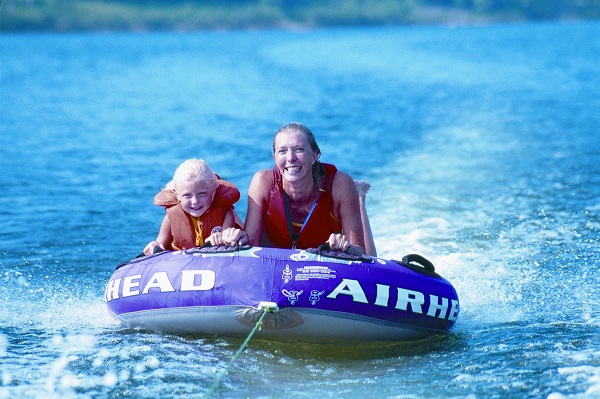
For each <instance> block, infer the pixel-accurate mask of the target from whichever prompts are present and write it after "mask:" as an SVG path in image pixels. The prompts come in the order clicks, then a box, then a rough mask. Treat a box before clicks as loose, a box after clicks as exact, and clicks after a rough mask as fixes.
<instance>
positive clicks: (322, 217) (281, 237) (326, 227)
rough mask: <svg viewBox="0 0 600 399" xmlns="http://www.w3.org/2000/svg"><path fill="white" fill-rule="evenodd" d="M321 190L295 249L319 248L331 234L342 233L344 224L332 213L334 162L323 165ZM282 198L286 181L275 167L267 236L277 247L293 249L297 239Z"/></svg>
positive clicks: (267, 213)
mask: <svg viewBox="0 0 600 399" xmlns="http://www.w3.org/2000/svg"><path fill="white" fill-rule="evenodd" d="M322 166H323V167H324V168H323V167H322V168H321V170H322V173H324V175H323V174H322V175H321V179H320V180H321V191H320V196H319V198H318V199H317V202H316V205H315V207H314V208H313V210H312V213H311V214H310V215H309V217H308V220H306V222H305V224H304V226H303V227H302V230H301V231H300V234H299V236H298V237H297V240H296V248H299V249H306V248H316V247H318V246H319V245H321V244H323V243H324V242H325V241H327V239H329V236H330V235H331V234H332V233H340V232H341V231H342V224H341V223H340V221H339V220H337V219H336V218H335V217H334V216H333V213H332V210H333V197H332V195H331V189H332V185H333V177H334V176H335V173H336V172H337V168H336V167H335V166H334V165H331V164H322ZM290 225H291V220H289V223H288V217H287V216H286V210H285V204H284V198H283V180H282V177H281V173H279V169H278V168H277V166H275V167H274V168H273V182H272V184H271V191H270V193H269V203H268V204H267V212H266V214H265V231H264V234H265V235H266V239H267V240H268V241H269V244H270V245H271V246H273V247H276V248H292V247H293V243H294V240H292V235H291V232H290Z"/></svg>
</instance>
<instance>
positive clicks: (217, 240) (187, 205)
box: [144, 158, 249, 255]
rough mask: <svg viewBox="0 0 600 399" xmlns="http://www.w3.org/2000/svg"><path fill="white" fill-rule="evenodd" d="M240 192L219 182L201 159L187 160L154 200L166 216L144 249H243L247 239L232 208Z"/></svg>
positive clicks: (152, 250) (147, 252) (146, 250)
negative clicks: (239, 246) (163, 209)
mask: <svg viewBox="0 0 600 399" xmlns="http://www.w3.org/2000/svg"><path fill="white" fill-rule="evenodd" d="M239 198H240V192H239V190H238V189H237V188H236V187H235V186H234V185H233V184H232V183H229V182H227V181H225V180H221V179H219V178H218V176H217V175H215V173H214V172H213V171H212V170H211V168H210V166H208V163H206V161H204V160H202V159H195V158H194V159H188V160H187V161H185V162H183V163H182V164H181V165H180V166H179V167H178V168H177V170H176V171H175V174H174V175H173V179H172V180H171V181H170V182H169V183H167V185H166V187H165V189H164V190H163V191H161V192H160V193H158V194H157V195H156V196H155V197H154V203H155V204H156V205H159V206H164V207H165V210H166V212H167V214H166V215H165V217H164V219H163V221H162V224H161V226H160V231H159V233H158V237H157V238H156V240H154V241H151V242H150V243H148V245H146V247H145V248H144V254H145V255H150V254H152V253H153V252H154V251H155V249H156V248H157V247H159V248H161V249H163V250H177V249H188V248H193V247H199V246H201V245H203V244H204V243H205V242H207V241H208V242H210V243H211V244H212V245H243V244H247V243H248V241H249V240H248V235H247V234H246V233H245V232H244V231H243V230H241V229H240V227H241V226H240V224H238V223H236V219H238V220H239V218H236V216H237V215H236V213H235V211H234V209H233V204H234V203H236V202H237V201H238V200H239Z"/></svg>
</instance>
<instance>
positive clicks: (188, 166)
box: [165, 158, 217, 194]
mask: <svg viewBox="0 0 600 399" xmlns="http://www.w3.org/2000/svg"><path fill="white" fill-rule="evenodd" d="M181 181H203V182H205V183H206V184H208V188H209V189H210V190H211V191H212V193H213V194H214V193H215V192H216V190H217V176H216V175H215V173H214V172H213V171H212V169H211V168H210V166H208V163H207V162H206V161H205V160H203V159H196V158H192V159H188V160H187V161H185V162H183V163H182V164H181V165H179V167H178V168H177V169H176V170H175V174H174V175H173V179H172V180H171V181H170V182H168V183H167V185H166V186H165V189H166V190H172V191H175V192H176V191H177V183H178V182H181Z"/></svg>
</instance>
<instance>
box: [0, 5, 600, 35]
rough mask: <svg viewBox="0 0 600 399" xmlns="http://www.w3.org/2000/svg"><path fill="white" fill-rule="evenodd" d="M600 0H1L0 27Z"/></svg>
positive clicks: (493, 8) (410, 13)
mask: <svg viewBox="0 0 600 399" xmlns="http://www.w3.org/2000/svg"><path fill="white" fill-rule="evenodd" d="M597 18H600V0H0V30H4V31H12V30H14V31H19V30H100V29H101V30H115V29H117V30H129V29H138V30H156V29H165V30H166V29H178V30H192V29H214V28H219V29H227V28H249V27H253V28H261V27H269V28H271V27H285V26H290V25H299V26H333V25H381V24H406V23H449V22H451V23H470V22H482V21H507V20H548V19H597Z"/></svg>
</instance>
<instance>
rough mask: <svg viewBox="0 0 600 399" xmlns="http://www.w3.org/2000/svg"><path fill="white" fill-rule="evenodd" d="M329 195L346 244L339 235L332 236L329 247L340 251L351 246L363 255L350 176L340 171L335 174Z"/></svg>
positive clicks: (357, 206)
mask: <svg viewBox="0 0 600 399" xmlns="http://www.w3.org/2000/svg"><path fill="white" fill-rule="evenodd" d="M331 195H332V197H333V211H334V216H335V217H336V218H337V219H338V220H339V221H340V222H341V223H342V233H343V236H345V238H346V239H347V242H344V240H343V238H342V237H340V235H334V234H332V236H331V237H330V239H329V241H328V242H329V245H330V246H331V247H332V248H337V249H342V250H345V249H347V245H351V246H353V247H355V249H357V250H358V251H359V252H361V253H364V252H365V250H364V248H365V239H364V233H363V227H362V220H361V217H360V203H359V199H358V191H357V190H356V185H355V184H354V180H353V179H352V178H351V177H350V175H348V174H346V173H344V172H340V171H338V172H337V173H336V174H335V177H334V179H333V187H332V193H331ZM334 236H335V237H334ZM345 244H346V245H345Z"/></svg>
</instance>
